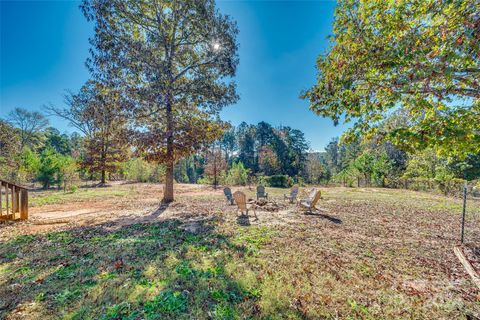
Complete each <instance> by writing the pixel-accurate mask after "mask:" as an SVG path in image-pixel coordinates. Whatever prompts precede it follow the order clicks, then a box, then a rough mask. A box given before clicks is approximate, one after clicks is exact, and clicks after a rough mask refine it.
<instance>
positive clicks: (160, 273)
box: [0, 207, 258, 319]
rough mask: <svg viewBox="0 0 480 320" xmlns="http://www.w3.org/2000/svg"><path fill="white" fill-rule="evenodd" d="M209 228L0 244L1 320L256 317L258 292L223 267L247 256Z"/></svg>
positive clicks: (157, 228) (58, 235) (75, 234)
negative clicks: (9, 319) (16, 318)
mask: <svg viewBox="0 0 480 320" xmlns="http://www.w3.org/2000/svg"><path fill="white" fill-rule="evenodd" d="M163 210H165V208H163V209H162V207H161V208H160V209H159V210H157V211H155V212H154V213H153V214H154V215H160V214H161V213H162V212H163ZM215 223H217V222H216V221H214V220H213V221H212V220H210V221H204V222H202V221H198V222H197V229H196V232H195V233H191V232H188V231H185V230H184V229H183V228H182V222H181V221H179V220H175V219H171V220H166V221H163V222H159V223H150V224H132V225H129V226H124V227H121V228H118V229H115V230H114V231H112V230H108V229H109V228H108V227H109V226H111V224H110V223H109V224H104V225H97V226H94V227H87V228H77V229H71V230H68V231H62V232H52V233H48V234H41V235H22V236H18V237H17V238H15V239H13V240H10V241H5V242H0V284H1V285H0V297H2V299H0V318H4V317H6V316H8V315H10V316H12V315H14V314H15V313H16V312H17V311H19V310H22V314H23V315H29V316H30V317H32V318H40V317H42V316H43V317H46V318H71V319H190V318H218V319H229V318H236V317H238V316H240V315H242V316H249V317H254V316H255V313H256V312H258V306H257V305H256V301H257V299H258V295H257V294H256V292H255V291H253V292H251V291H249V290H248V289H246V288H244V287H242V286H241V285H240V284H239V283H238V282H236V281H235V280H234V278H233V277H232V275H231V274H230V273H229V272H228V271H227V270H226V268H225V267H226V265H227V263H228V262H229V261H231V260H232V259H233V258H234V257H237V256H241V257H243V256H244V255H248V251H247V250H246V248H245V247H244V246H242V245H238V244H234V243H233V242H232V241H231V240H230V239H229V238H228V237H226V236H225V235H222V234H219V233H216V232H215V231H214V230H215V228H214V225H215ZM27 317H28V316H27Z"/></svg>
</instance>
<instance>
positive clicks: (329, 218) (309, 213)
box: [305, 210, 342, 224]
mask: <svg viewBox="0 0 480 320" xmlns="http://www.w3.org/2000/svg"><path fill="white" fill-rule="evenodd" d="M305 215H308V216H316V217H319V218H323V219H327V220H328V221H330V222H333V223H335V224H342V220H341V219H339V218H335V217H332V216H330V215H328V214H325V213H320V212H319V210H317V211H315V212H306V213H305Z"/></svg>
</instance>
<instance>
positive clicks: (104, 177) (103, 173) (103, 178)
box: [100, 169, 107, 185]
mask: <svg viewBox="0 0 480 320" xmlns="http://www.w3.org/2000/svg"><path fill="white" fill-rule="evenodd" d="M106 181H107V179H106V172H105V169H103V170H102V178H101V180H100V184H101V185H104V184H105V182H106Z"/></svg>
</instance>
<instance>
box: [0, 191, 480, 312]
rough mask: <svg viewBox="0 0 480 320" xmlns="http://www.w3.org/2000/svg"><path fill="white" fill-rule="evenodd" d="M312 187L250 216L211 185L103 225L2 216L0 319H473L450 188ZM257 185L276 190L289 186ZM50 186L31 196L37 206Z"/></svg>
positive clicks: (138, 194)
mask: <svg viewBox="0 0 480 320" xmlns="http://www.w3.org/2000/svg"><path fill="white" fill-rule="evenodd" d="M98 190H100V194H101V195H99V194H98V193H96V191H98ZM143 190H145V188H144V186H141V187H140V188H136V187H134V188H132V187H131V186H115V187H112V188H104V189H95V190H92V191H91V192H90V190H88V191H85V193H81V192H78V193H75V194H72V195H65V196H63V195H61V197H63V198H62V200H61V201H67V202H69V201H73V202H82V201H83V202H85V201H88V203H91V205H96V204H98V202H105V201H107V202H108V201H111V200H112V199H117V198H118V197H122V196H119V195H120V194H124V195H125V197H126V198H127V199H128V201H129V202H132V204H131V205H132V206H133V207H135V206H136V207H138V206H140V205H142V199H144V198H145V197H152V195H151V194H147V195H146V194H145V192H144V191H143ZM155 190H158V187H157V189H155ZM244 191H246V192H247V196H248V197H251V198H253V197H254V191H253V190H248V189H247V188H244ZM322 191H323V198H324V199H323V200H322V201H321V203H320V205H319V207H320V208H321V209H322V211H320V212H319V213H318V214H316V215H303V214H300V213H298V212H297V211H296V209H295V206H293V205H292V206H290V207H289V209H288V210H287V211H285V212H278V213H269V212H258V215H259V221H255V220H249V223H247V224H245V223H243V222H242V223H240V222H239V220H238V219H237V217H236V215H235V210H234V207H231V206H228V205H226V204H225V202H224V201H223V198H222V195H221V190H218V191H213V190H210V189H209V190H204V189H188V188H187V189H181V192H179V197H178V199H179V200H178V202H177V203H175V204H174V205H171V206H170V207H169V208H167V209H166V210H164V211H163V212H162V213H160V214H158V218H157V219H155V220H151V221H149V223H135V221H133V222H132V221H130V222H132V223H129V224H125V223H124V220H121V219H120V215H111V220H109V221H108V222H102V223H101V224H92V225H90V226H84V225H82V226H80V225H76V224H74V223H73V224H70V225H66V226H62V227H59V228H57V229H55V230H46V231H45V230H43V229H42V230H39V231H38V232H35V233H34V234H27V233H25V230H26V229H25V228H26V227H27V226H28V224H26V225H23V224H18V225H8V226H7V227H8V228H10V229H8V230H10V231H11V229H12V228H13V229H14V230H15V232H10V233H8V234H9V235H10V236H6V237H4V238H2V239H4V240H1V241H0V297H2V299H0V318H6V319H38V318H45V319H58V318H64V319H192V318H193V319H238V318H242V319H243V318H261V319H318V318H321V319H323V318H325V319H336V318H342V319H378V318H381V319H399V318H402V319H403V318H413V319H462V318H463V319H468V318H470V319H472V318H473V319H474V318H475V317H477V318H478V317H480V296H479V294H480V292H479V290H478V289H476V287H475V286H474V285H473V283H472V282H471V280H470V279H469V278H468V275H467V274H466V273H465V271H464V270H463V269H462V266H461V265H460V264H459V262H458V261H457V260H456V257H455V255H454V254H453V252H452V247H453V246H454V245H455V244H457V239H458V227H459V211H458V207H457V205H458V204H459V201H458V200H455V199H450V198H444V197H440V196H435V195H429V194H424V193H418V192H410V191H404V190H387V189H343V188H329V189H322ZM102 192H104V193H102ZM268 192H269V194H270V196H271V197H274V198H277V199H280V197H282V195H283V193H285V192H287V191H286V190H285V189H269V190H268ZM50 196H52V195H51V194H48V193H46V194H44V195H43V196H42V195H41V194H38V195H36V196H35V197H37V199H38V202H37V206H38V210H41V205H40V203H42V202H41V201H43V200H42V198H48V197H50ZM61 203H62V202H57V204H61ZM61 208H62V207H61V206H59V207H58V210H61ZM470 208H471V212H478V211H476V210H479V209H480V206H479V205H478V204H475V203H474V204H472V205H471V207H470ZM192 219H194V220H192ZM192 221H194V222H192ZM478 222H480V219H478V220H475V221H473V223H471V224H470V225H469V230H470V233H469V234H468V236H469V238H468V241H469V242H470V243H479V241H480V239H478V237H479V236H480V225H479V223H478ZM192 223H193V225H194V228H193V229H189V228H187V226H189V225H192ZM7 227H5V229H4V230H7ZM187 230H189V231H187Z"/></svg>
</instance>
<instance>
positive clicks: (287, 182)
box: [258, 174, 293, 188]
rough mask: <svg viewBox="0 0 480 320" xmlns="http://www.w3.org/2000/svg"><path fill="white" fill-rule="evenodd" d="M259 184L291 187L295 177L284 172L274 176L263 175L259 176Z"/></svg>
mask: <svg viewBox="0 0 480 320" xmlns="http://www.w3.org/2000/svg"><path fill="white" fill-rule="evenodd" d="M258 184H260V185H265V186H267V187H275V188H289V187H291V186H293V179H292V178H291V177H289V176H287V175H284V174H277V175H274V176H262V177H259V180H258Z"/></svg>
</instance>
